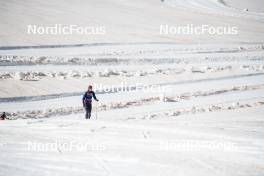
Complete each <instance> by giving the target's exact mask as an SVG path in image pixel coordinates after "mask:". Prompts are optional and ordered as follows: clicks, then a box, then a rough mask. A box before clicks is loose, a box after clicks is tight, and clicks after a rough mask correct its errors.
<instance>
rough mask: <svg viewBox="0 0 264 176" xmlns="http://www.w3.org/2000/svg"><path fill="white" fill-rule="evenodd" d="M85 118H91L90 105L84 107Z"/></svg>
mask: <svg viewBox="0 0 264 176" xmlns="http://www.w3.org/2000/svg"><path fill="white" fill-rule="evenodd" d="M85 111H86V113H85V118H86V119H90V118H91V112H92V103H87V104H86V105H85Z"/></svg>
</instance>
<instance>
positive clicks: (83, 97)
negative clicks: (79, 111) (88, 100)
mask: <svg viewBox="0 0 264 176" xmlns="http://www.w3.org/2000/svg"><path fill="white" fill-rule="evenodd" d="M85 96H86V93H85V94H84V95H83V98H82V103H83V106H84V105H85V102H84V100H85Z"/></svg>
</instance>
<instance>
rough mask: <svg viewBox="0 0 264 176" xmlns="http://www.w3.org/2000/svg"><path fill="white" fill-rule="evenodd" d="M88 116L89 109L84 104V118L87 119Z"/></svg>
mask: <svg viewBox="0 0 264 176" xmlns="http://www.w3.org/2000/svg"><path fill="white" fill-rule="evenodd" d="M88 117H89V109H88V107H87V106H86V107H85V119H88Z"/></svg>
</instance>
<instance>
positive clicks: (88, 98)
mask: <svg viewBox="0 0 264 176" xmlns="http://www.w3.org/2000/svg"><path fill="white" fill-rule="evenodd" d="M92 98H94V99H95V100H96V101H99V100H98V99H97V98H96V96H95V93H94V91H93V86H91V85H89V87H88V90H87V92H85V94H84V95H83V98H82V102H83V107H84V108H85V111H86V113H85V118H86V119H90V118H91V112H92Z"/></svg>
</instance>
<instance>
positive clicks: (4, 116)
mask: <svg viewBox="0 0 264 176" xmlns="http://www.w3.org/2000/svg"><path fill="white" fill-rule="evenodd" d="M5 119H6V114H5V112H3V114H2V115H1V117H0V120H5Z"/></svg>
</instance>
